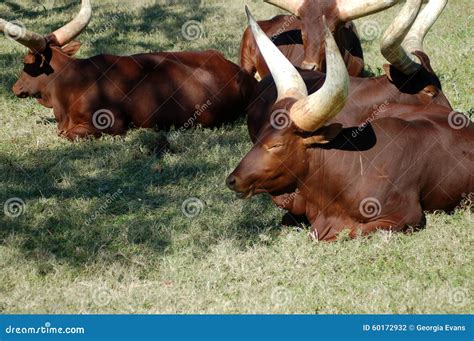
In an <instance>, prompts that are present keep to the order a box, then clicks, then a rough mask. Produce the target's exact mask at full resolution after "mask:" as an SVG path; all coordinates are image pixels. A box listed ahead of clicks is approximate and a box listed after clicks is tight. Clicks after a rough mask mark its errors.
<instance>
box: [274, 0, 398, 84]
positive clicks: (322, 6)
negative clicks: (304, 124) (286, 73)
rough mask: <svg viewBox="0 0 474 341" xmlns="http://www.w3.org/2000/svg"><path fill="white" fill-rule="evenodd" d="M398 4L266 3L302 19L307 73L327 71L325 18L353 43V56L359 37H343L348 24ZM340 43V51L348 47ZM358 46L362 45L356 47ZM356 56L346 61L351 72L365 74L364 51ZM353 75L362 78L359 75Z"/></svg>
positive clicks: (387, 0)
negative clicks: (363, 71)
mask: <svg viewBox="0 0 474 341" xmlns="http://www.w3.org/2000/svg"><path fill="white" fill-rule="evenodd" d="M398 1H399V0H357V1H354V0H324V1H315V0H265V2H268V3H270V4H272V5H275V6H278V7H280V8H282V9H284V10H286V11H288V12H290V13H292V14H294V15H296V16H298V17H299V18H300V19H301V33H302V37H303V44H304V53H305V55H304V60H303V62H302V63H301V67H302V68H303V69H307V70H318V71H324V70H325V64H324V39H323V36H324V34H323V27H322V24H321V18H322V16H323V15H324V16H326V19H327V23H328V25H329V29H330V30H331V32H333V33H335V35H336V37H338V38H340V37H348V38H349V40H347V41H346V42H349V43H350V44H348V45H347V48H348V50H347V51H349V53H350V54H352V52H351V49H352V48H353V47H355V46H357V45H359V46H360V42H359V39H358V37H357V36H356V37H353V36H352V35H342V36H341V33H342V32H344V25H345V23H347V22H350V21H351V20H354V19H357V18H360V17H363V16H366V15H370V14H373V13H377V12H380V11H383V10H385V9H387V8H389V7H391V6H393V5H395V4H396V3H397V2H398ZM346 33H350V31H346ZM344 40H345V39H344ZM336 41H337V42H338V45H339V46H340V47H341V46H342V45H344V43H343V41H338V39H336ZM356 42H357V43H358V44H355V43H356ZM341 52H342V51H341ZM354 52H355V53H354V58H350V59H349V60H347V59H346V60H347V61H348V62H350V64H348V66H349V68H350V69H351V68H352V67H354V68H355V70H357V68H358V67H359V68H360V71H362V69H363V67H364V65H363V60H362V59H361V57H362V53H361V51H360V56H358V53H357V52H356V51H354ZM343 55H344V57H345V58H348V57H347V56H346V55H345V53H344V54H343ZM352 63H356V65H355V66H352V65H351V64H352ZM357 64H358V65H357ZM298 66H299V65H298ZM349 74H350V75H353V76H358V74H352V73H349Z"/></svg>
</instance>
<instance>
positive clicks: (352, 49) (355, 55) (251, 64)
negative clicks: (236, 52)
mask: <svg viewBox="0 0 474 341" xmlns="http://www.w3.org/2000/svg"><path fill="white" fill-rule="evenodd" d="M318 8H319V7H318ZM321 9H322V8H321ZM328 14H330V13H328ZM258 25H259V26H260V28H261V29H262V30H263V31H264V32H265V33H266V34H267V36H268V37H270V38H271V39H272V41H273V43H274V44H275V45H276V46H277V47H278V48H279V49H280V51H281V52H282V53H283V55H284V56H285V57H286V58H287V59H288V60H289V61H290V62H291V63H292V64H293V65H295V66H300V65H301V64H302V63H303V60H304V47H303V38H302V37H301V20H300V19H298V18H297V17H296V16H294V15H277V16H276V17H274V18H272V19H270V20H261V21H259V22H258ZM334 38H335V39H336V42H337V45H338V46H339V50H340V51H341V53H342V55H343V57H344V62H345V63H346V66H347V70H348V71H349V75H351V76H355V77H361V76H362V75H363V73H364V56H363V52H362V46H361V45H360V41H359V37H358V35H357V31H356V28H355V25H354V24H353V23H352V22H348V23H345V24H344V25H340V26H339V27H338V28H337V29H336V31H335V33H334ZM240 66H241V67H242V68H243V69H244V70H245V71H247V72H248V73H250V74H251V75H256V74H258V76H259V77H260V78H262V79H263V78H264V77H266V76H268V75H269V74H270V71H269V70H268V66H267V64H266V63H265V59H263V57H262V55H261V53H260V52H259V50H258V46H257V44H256V42H255V39H254V38H253V35H252V31H251V30H250V28H247V29H246V30H245V32H244V35H243V37H242V42H241V43H240Z"/></svg>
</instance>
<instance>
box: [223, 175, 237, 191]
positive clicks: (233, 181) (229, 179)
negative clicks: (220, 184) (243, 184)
mask: <svg viewBox="0 0 474 341" xmlns="http://www.w3.org/2000/svg"><path fill="white" fill-rule="evenodd" d="M225 183H226V185H227V187H229V188H230V189H231V190H234V188H235V184H236V183H237V177H236V176H235V175H233V174H231V175H229V176H228V177H227V179H226V181H225Z"/></svg>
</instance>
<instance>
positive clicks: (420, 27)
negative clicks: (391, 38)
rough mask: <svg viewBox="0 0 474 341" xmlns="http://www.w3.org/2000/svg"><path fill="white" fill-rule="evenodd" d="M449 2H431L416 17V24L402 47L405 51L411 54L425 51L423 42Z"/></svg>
mask: <svg viewBox="0 0 474 341" xmlns="http://www.w3.org/2000/svg"><path fill="white" fill-rule="evenodd" d="M447 3H448V0H429V3H428V4H427V5H425V7H424V8H423V10H422V11H421V12H420V14H418V16H417V17H416V20H415V23H414V24H413V26H412V27H411V28H410V31H408V34H407V35H406V37H405V39H404V40H403V43H402V46H403V47H404V48H405V51H407V52H409V53H411V52H414V51H423V40H424V38H425V36H426V33H428V31H429V30H430V28H431V26H433V24H434V23H435V21H436V20H437V19H438V18H439V16H440V15H441V12H443V10H444V8H445V7H446V4H447Z"/></svg>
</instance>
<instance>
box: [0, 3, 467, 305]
mask: <svg viewBox="0 0 474 341" xmlns="http://www.w3.org/2000/svg"><path fill="white" fill-rule="evenodd" d="M76 2H77V1H76ZM94 2H95V10H94V17H93V20H92V22H91V24H90V26H89V28H88V29H87V30H86V31H85V32H84V33H83V35H82V36H81V38H82V39H81V40H82V41H83V42H84V43H85V44H84V47H83V48H82V49H81V51H80V54H79V56H82V57H88V56H92V55H95V54H99V53H118V54H123V53H127V54H132V53H137V52H143V51H160V50H192V49H194V50H199V49H209V48H215V49H219V50H221V51H222V52H223V53H224V54H225V55H226V56H227V57H228V58H230V59H231V60H233V61H237V53H238V47H239V42H240V37H241V34H242V32H243V30H244V28H245V25H246V23H245V18H244V12H243V4H244V2H243V1H237V0H233V1H223V0H222V1H203V3H202V4H200V3H199V2H196V1H184V0H183V1H173V2H172V3H173V4H172V5H167V6H164V5H161V3H164V1H142V2H140V4H141V5H134V4H131V2H130V3H127V4H125V3H124V2H119V1H94ZM247 3H248V4H249V5H250V7H251V9H252V11H253V12H254V15H255V17H257V18H259V19H263V18H268V17H271V16H272V15H274V14H276V13H278V11H277V10H276V9H274V8H272V7H271V6H269V5H265V4H263V3H261V1H257V0H253V1H247ZM41 4H45V6H43V5H41ZM51 4H52V5H53V6H51ZM77 7H78V6H77V5H76V4H75V2H69V1H58V0H56V1H39V0H36V1H33V0H29V1H6V2H2V3H1V4H0V17H2V18H5V19H9V20H14V19H17V20H21V21H22V22H23V23H24V24H25V25H26V26H27V27H28V28H29V29H33V30H36V31H38V32H41V33H47V32H49V31H51V30H52V29H54V28H56V27H58V26H60V25H62V24H63V23H64V22H66V21H67V20H68V19H69V18H70V17H71V16H72V15H73V12H74V11H76V10H77ZM469 7H470V10H471V11H472V3H471V1H470V0H458V1H451V2H450V3H449V4H448V7H447V9H446V10H445V12H444V13H443V15H442V17H441V18H440V20H439V22H438V23H437V24H436V25H435V26H434V27H433V29H432V31H431V32H430V34H429V35H428V37H427V39H426V42H425V47H426V51H427V52H428V53H429V55H430V56H431V58H432V64H433V68H434V69H435V70H436V71H437V72H438V74H439V75H440V77H441V80H442V83H443V85H444V91H445V93H446V94H447V96H448V98H449V99H450V100H451V103H452V104H453V106H454V107H455V108H456V109H457V110H460V111H464V112H471V113H472V108H473V107H474V105H473V104H474V103H473V96H472V93H473V89H472V73H471V70H472V69H473V58H472V56H471V54H472V46H473V45H474V44H473V37H474V29H473V26H472V25H470V21H469V17H468V13H469ZM396 11H397V9H392V10H390V11H387V12H385V13H382V14H378V15H374V16H371V17H368V18H364V19H363V20H358V22H357V24H358V26H359V31H361V29H362V28H363V27H362V26H363V25H364V23H368V22H371V21H373V22H374V23H376V24H375V27H376V28H378V29H379V31H383V30H384V29H385V28H386V27H387V24H388V23H389V21H390V20H391V18H393V15H394V14H395V13H396ZM188 20H197V21H199V22H201V25H202V28H203V35H202V37H201V38H199V39H196V40H192V41H188V40H186V39H184V38H183V36H182V34H181V27H182V25H183V24H184V23H185V22H186V21H188ZM366 25H367V24H366ZM0 40H1V44H0V63H1V66H2V67H1V68H0V83H1V86H0V203H1V204H2V205H1V206H0V209H1V211H0V311H2V312H5V313H98V312H100V313H468V312H472V311H473V308H474V304H473V300H472V294H473V291H474V286H473V282H472V278H473V277H474V276H473V275H474V274H473V253H472V245H473V244H472V243H473V222H474V218H473V217H472V213H471V209H472V206H469V205H465V206H464V207H462V208H459V209H458V210H457V211H456V212H455V213H454V214H453V215H446V214H431V215H429V216H428V224H427V227H426V229H424V230H422V231H420V232H416V233H414V234H412V235H403V234H388V233H382V232H379V233H376V234H374V235H373V236H372V237H370V238H357V239H355V240H341V241H339V242H336V243H315V242H312V241H310V240H309V239H308V237H307V231H297V230H294V229H289V228H282V227H281V226H280V224H279V222H280V219H281V216H282V212H281V211H279V210H278V209H277V208H276V207H275V206H274V205H273V204H272V203H271V201H270V199H269V197H267V196H257V197H254V198H252V199H251V200H248V201H242V200H238V199H236V198H235V196H234V194H233V193H231V192H230V191H229V190H227V189H226V188H225V186H224V180H225V178H226V176H227V174H229V173H230V171H231V170H232V169H233V168H234V167H235V166H236V165H237V163H238V162H239V160H240V159H241V157H242V156H243V155H244V154H245V153H246V151H248V150H249V148H250V147H251V143H250V141H249V138H248V135H247V128H246V124H245V121H244V120H241V121H240V122H237V123H236V124H234V125H232V126H227V127H223V128H220V129H216V130H200V129H196V130H193V131H187V132H183V133H179V134H176V133H174V132H169V133H165V132H163V133H156V132H153V131H147V130H134V131H131V132H130V133H129V134H128V135H127V136H126V137H124V138H113V137H104V138H102V139H99V140H87V141H81V142H76V143H71V142H68V141H67V140H65V139H62V138H59V137H58V136H57V135H56V125H55V122H54V120H53V119H52V118H53V115H52V112H51V111H50V110H48V109H45V108H43V107H41V106H39V105H38V104H37V103H36V102H35V101H34V100H32V99H28V100H20V99H16V98H15V97H14V96H13V95H12V93H11V90H10V89H11V86H12V85H13V83H14V82H15V80H16V77H17V75H18V74H19V72H20V70H21V66H22V64H21V62H22V56H23V54H24V53H25V49H24V48H22V47H21V46H19V45H18V44H15V43H13V42H10V41H7V40H6V39H3V37H1V38H0ZM378 41H379V40H378V39H375V40H370V39H366V40H364V41H363V47H364V51H365V55H366V60H367V63H368V65H369V67H370V69H371V70H373V71H374V72H376V73H377V72H380V71H377V70H378V69H380V68H381V66H382V64H383V62H384V61H383V58H382V57H381V56H380V53H379V51H378ZM165 138H169V140H170V144H171V147H170V151H168V152H166V153H164V154H162V153H160V152H159V151H160V147H159V146H161V145H162V144H163V140H164V139H165ZM12 197H18V198H21V199H22V200H23V201H24V202H25V207H24V212H23V213H22V214H21V215H20V216H19V217H17V218H11V217H8V216H6V215H4V213H3V203H4V202H5V201H6V200H8V199H9V198H12ZM193 197H195V198H199V200H200V201H201V202H202V210H201V212H200V214H198V215H197V216H195V217H187V216H186V215H185V214H184V213H183V211H182V204H183V202H184V201H185V200H186V199H188V198H193Z"/></svg>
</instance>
